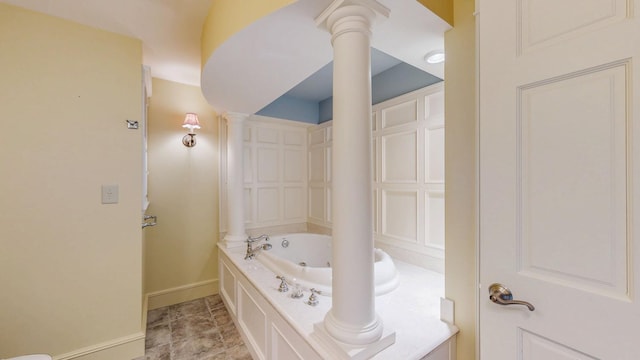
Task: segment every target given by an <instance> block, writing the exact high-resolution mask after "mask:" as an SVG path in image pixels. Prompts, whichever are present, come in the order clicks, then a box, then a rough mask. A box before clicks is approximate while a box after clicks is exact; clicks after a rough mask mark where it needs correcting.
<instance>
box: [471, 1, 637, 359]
mask: <svg viewBox="0 0 640 360" xmlns="http://www.w3.org/2000/svg"><path fill="white" fill-rule="evenodd" d="M639 5H640V1H633V0H629V1H624V0H606V1H605V0H585V1H583V0H563V1H557V0H535V1H534V0H517V1H495V0H479V6H478V10H479V16H478V26H479V27H478V34H479V76H480V81H479V84H480V91H479V92H480V100H479V104H480V120H479V131H480V139H479V144H480V145H479V146H480V149H479V151H480V175H479V178H480V205H479V206H480V226H479V227H480V281H481V288H480V295H479V299H480V320H479V322H480V334H481V335H480V357H481V359H486V360H507V359H508V360H512V359H526V360H548V359H558V360H563V359H612V360H623V359H638V358H640V344H639V343H638V341H637V338H638V334H640V306H639V305H638V300H637V299H636V297H635V289H637V288H638V286H639V284H640V282H639V280H638V279H639V278H640V276H637V275H636V276H634V264H635V262H636V260H637V259H638V258H639V257H638V254H639V251H638V246H637V245H635V246H634V243H635V242H636V238H637V236H638V235H636V234H635V233H636V231H634V229H635V228H637V225H638V224H639V217H638V215H637V214H638V210H640V209H636V204H638V200H639V198H638V192H637V191H635V190H634V189H638V188H639V185H640V184H639V182H638V180H637V179H639V176H638V170H640V163H639V162H638V159H639V158H640V151H639V150H638V144H637V140H636V139H640V137H639V136H640V132H639V129H640V128H639V127H638V124H637V121H635V118H634V115H635V114H638V113H639V110H640V109H639V103H640V100H638V99H637V95H636V94H635V93H634V89H637V88H639V85H640V81H639V77H638V73H639V72H640V71H638V69H637V65H636V64H637V63H638V61H640V25H639V24H640V22H639V21H638V19H636V18H635V16H634V14H633V12H632V9H634V8H635V9H637V8H638V6H639ZM497 282H498V283H502V284H504V285H505V286H507V287H509V288H510V289H511V290H512V292H513V298H514V299H516V300H525V301H529V302H531V303H532V304H533V305H534V306H535V307H536V309H535V311H533V312H530V311H528V310H527V308H526V307H522V306H515V305H510V306H501V305H497V304H495V303H493V302H491V301H489V293H488V292H487V288H488V287H489V285H491V284H492V283H497Z"/></svg>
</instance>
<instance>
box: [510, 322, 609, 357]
mask: <svg viewBox="0 0 640 360" xmlns="http://www.w3.org/2000/svg"><path fill="white" fill-rule="evenodd" d="M518 335H519V336H518V337H519V339H518V347H519V348H520V349H519V351H518V353H519V354H522V360H538V359H553V360H598V358H596V357H593V356H590V355H588V354H585V353H583V352H581V351H578V350H575V349H572V348H571V347H569V346H566V345H563V344H560V343H558V342H556V341H553V340H550V339H547V338H545V337H543V336H540V335H537V334H534V333H532V332H529V331H526V330H523V329H518Z"/></svg>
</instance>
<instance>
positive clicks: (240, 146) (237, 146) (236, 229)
mask: <svg viewBox="0 0 640 360" xmlns="http://www.w3.org/2000/svg"><path fill="white" fill-rule="evenodd" d="M246 118H247V115H244V114H238V113H227V114H226V115H225V120H226V121H227V234H226V235H225V237H224V245H225V246H226V247H238V246H243V245H244V241H245V240H246V239H247V234H246V232H245V228H244V164H243V162H244V138H243V135H244V122H245V120H246Z"/></svg>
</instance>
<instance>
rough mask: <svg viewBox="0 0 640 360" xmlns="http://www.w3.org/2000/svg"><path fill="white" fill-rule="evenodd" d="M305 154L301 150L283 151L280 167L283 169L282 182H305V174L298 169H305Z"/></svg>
mask: <svg viewBox="0 0 640 360" xmlns="http://www.w3.org/2000/svg"><path fill="white" fill-rule="evenodd" d="M305 156H306V155H305V153H304V151H303V150H301V149H295V150H292V149H284V161H283V164H282V166H283V167H284V174H283V177H284V179H283V180H284V182H298V183H303V182H304V181H305V173H303V172H302V171H300V169H304V168H305V161H304V158H305Z"/></svg>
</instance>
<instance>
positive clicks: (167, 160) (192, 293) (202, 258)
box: [144, 78, 219, 308]
mask: <svg viewBox="0 0 640 360" xmlns="http://www.w3.org/2000/svg"><path fill="white" fill-rule="evenodd" d="M152 89H153V90H152V94H153V95H152V97H151V99H150V102H149V116H148V149H149V201H150V203H151V204H150V206H149V209H148V210H147V213H148V214H152V215H156V216H157V217H158V225H157V226H154V227H148V228H146V229H145V230H144V231H145V236H146V247H145V253H146V258H145V261H146V269H145V273H146V285H145V286H146V292H147V293H150V298H149V307H150V308H156V307H159V306H164V305H168V304H171V303H176V302H180V301H184V300H188V299H192V298H197V297H199V296H204V295H207V294H211V293H213V292H214V291H216V292H217V279H218V271H217V267H218V266H217V248H216V244H217V242H218V237H219V236H218V233H219V224H218V221H219V220H218V218H219V214H218V202H219V201H218V159H219V156H218V116H217V114H216V113H215V112H214V110H213V109H212V108H211V106H209V104H208V103H207V101H206V100H205V99H204V97H203V96H202V93H201V91H200V88H199V87H197V86H191V85H184V84H179V83H176V82H172V81H167V80H161V79H156V78H154V79H153V85H152ZM187 112H195V113H197V114H198V117H199V120H200V125H201V126H202V128H201V129H199V130H196V134H197V135H196V141H197V145H196V146H195V147H192V148H187V147H185V146H184V145H183V144H182V137H183V136H184V135H185V134H186V133H187V130H186V129H183V128H182V121H183V120H184V114H185V113H187Z"/></svg>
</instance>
